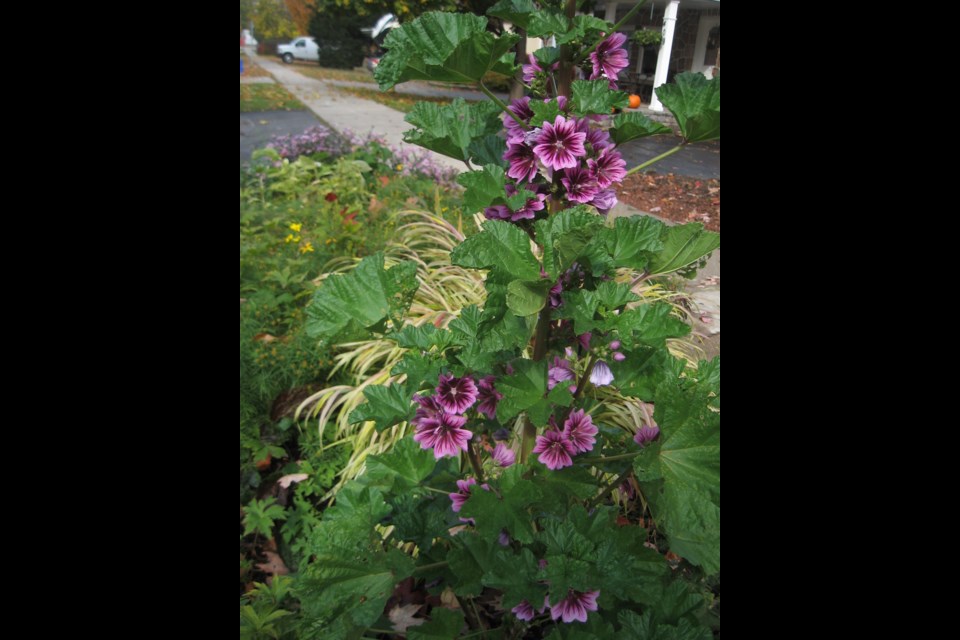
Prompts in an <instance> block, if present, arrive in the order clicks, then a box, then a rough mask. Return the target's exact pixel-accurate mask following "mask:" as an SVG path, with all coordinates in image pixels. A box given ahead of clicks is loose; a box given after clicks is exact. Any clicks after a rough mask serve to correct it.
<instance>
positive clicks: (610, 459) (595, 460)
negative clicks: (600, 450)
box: [577, 451, 643, 464]
mask: <svg viewBox="0 0 960 640" xmlns="http://www.w3.org/2000/svg"><path fill="white" fill-rule="evenodd" d="M642 453H643V451H637V452H635V453H624V454H622V455H619V456H609V457H606V458H604V457H603V456H600V457H597V458H578V459H577V462H589V463H591V464H592V463H597V464H603V463H604V462H619V461H621V460H633V459H634V458H636V457H637V456H639V455H640V454H642Z"/></svg>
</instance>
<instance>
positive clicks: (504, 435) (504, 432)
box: [493, 429, 512, 442]
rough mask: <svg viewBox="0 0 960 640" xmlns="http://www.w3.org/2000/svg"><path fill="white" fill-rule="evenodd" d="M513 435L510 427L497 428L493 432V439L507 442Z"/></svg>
mask: <svg viewBox="0 0 960 640" xmlns="http://www.w3.org/2000/svg"><path fill="white" fill-rule="evenodd" d="M511 435H512V434H511V433H510V430H509V429H497V430H496V431H494V432H493V439H494V440H496V441H497V442H506V441H507V440H509V439H510V437H511Z"/></svg>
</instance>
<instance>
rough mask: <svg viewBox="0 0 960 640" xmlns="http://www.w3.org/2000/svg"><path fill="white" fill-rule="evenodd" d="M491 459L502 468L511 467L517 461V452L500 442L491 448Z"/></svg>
mask: <svg viewBox="0 0 960 640" xmlns="http://www.w3.org/2000/svg"><path fill="white" fill-rule="evenodd" d="M493 461H494V462H496V463H497V464H498V465H500V466H501V467H503V468H507V467H512V466H513V465H514V464H516V462H517V454H516V453H514V451H513V449H511V448H510V447H508V446H507V445H505V444H503V443H502V442H501V443H500V444H498V445H497V448H496V449H494V450H493Z"/></svg>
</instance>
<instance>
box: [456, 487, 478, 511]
mask: <svg viewBox="0 0 960 640" xmlns="http://www.w3.org/2000/svg"><path fill="white" fill-rule="evenodd" d="M476 484H477V481H476V480H475V479H473V478H467V479H466V480H457V487H459V488H460V491H459V492H457V493H451V494H450V500H451V501H452V502H453V507H452V509H453V512H454V513H460V510H461V509H463V505H465V504H466V503H467V500H469V499H470V487H472V486H475V485H476Z"/></svg>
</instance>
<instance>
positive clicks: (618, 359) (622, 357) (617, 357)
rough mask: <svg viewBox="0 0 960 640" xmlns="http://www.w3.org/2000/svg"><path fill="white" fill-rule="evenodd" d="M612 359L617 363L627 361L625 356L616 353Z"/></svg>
mask: <svg viewBox="0 0 960 640" xmlns="http://www.w3.org/2000/svg"><path fill="white" fill-rule="evenodd" d="M613 359H614V360H616V361H617V362H623V361H624V360H626V359H627V356H626V355H625V354H623V353H620V352H617V353H615V354H613Z"/></svg>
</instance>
